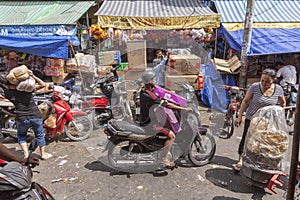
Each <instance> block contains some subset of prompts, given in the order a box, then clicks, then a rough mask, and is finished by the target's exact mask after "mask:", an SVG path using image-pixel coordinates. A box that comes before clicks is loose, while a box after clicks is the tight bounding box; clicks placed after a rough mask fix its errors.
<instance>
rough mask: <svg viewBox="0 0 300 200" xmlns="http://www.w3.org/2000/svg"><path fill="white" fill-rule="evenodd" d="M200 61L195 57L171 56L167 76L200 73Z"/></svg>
mask: <svg viewBox="0 0 300 200" xmlns="http://www.w3.org/2000/svg"><path fill="white" fill-rule="evenodd" d="M200 66H201V60H200V57H198V56H196V55H171V56H170V59H169V66H168V68H167V73H168V74H178V75H180V74H182V75H195V74H198V73H199V72H200Z"/></svg>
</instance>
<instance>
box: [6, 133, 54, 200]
mask: <svg viewBox="0 0 300 200" xmlns="http://www.w3.org/2000/svg"><path fill="white" fill-rule="evenodd" d="M37 146H38V142H37V139H34V140H32V142H31V143H30V146H29V157H30V155H31V154H32V152H33V151H35V149H36V148H37ZM29 157H28V159H27V161H26V163H25V165H22V164H21V163H18V162H9V163H6V162H3V163H2V164H1V165H2V166H3V167H2V169H1V170H0V177H1V178H0V199H7V200H10V199H11V200H21V199H33V200H54V197H53V196H52V195H51V194H50V192H49V191H48V190H47V189H46V188H44V187H43V186H42V185H40V184H39V183H37V182H32V175H33V173H32V165H31V164H30V163H29Z"/></svg>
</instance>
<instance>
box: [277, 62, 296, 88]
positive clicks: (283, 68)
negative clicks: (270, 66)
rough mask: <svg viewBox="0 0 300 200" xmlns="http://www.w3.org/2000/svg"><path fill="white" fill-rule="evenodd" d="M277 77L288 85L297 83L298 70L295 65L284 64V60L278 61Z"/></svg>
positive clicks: (281, 82) (281, 83)
mask: <svg viewBox="0 0 300 200" xmlns="http://www.w3.org/2000/svg"><path fill="white" fill-rule="evenodd" d="M276 69H277V74H276V76H277V78H278V79H280V82H279V83H280V85H281V86H282V87H284V86H286V85H287V83H290V84H296V82H297V71H296V67H295V66H293V65H284V64H283V63H282V62H277V63H276Z"/></svg>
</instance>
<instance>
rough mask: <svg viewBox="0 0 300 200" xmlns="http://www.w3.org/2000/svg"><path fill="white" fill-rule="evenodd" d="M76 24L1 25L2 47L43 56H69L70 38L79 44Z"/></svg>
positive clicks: (0, 39) (0, 38)
mask: <svg viewBox="0 0 300 200" xmlns="http://www.w3.org/2000/svg"><path fill="white" fill-rule="evenodd" d="M76 31H77V30H76V27H75V26H63V25H55V26H0V48H4V49H10V50H14V51H17V52H24V53H28V54H34V55H37V56H43V57H52V58H64V59H67V58H68V40H70V41H71V42H72V43H73V44H74V45H75V46H77V45H79V40H78V39H77V37H76Z"/></svg>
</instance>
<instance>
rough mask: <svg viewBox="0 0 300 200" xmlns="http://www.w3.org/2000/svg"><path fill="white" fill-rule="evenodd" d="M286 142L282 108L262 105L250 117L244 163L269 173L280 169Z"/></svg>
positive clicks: (285, 127) (286, 136)
mask: <svg viewBox="0 0 300 200" xmlns="http://www.w3.org/2000/svg"><path fill="white" fill-rule="evenodd" d="M288 144H289V141H288V131H287V125H286V121H285V115H284V109H283V108H282V107H280V106H266V107H263V108H261V109H259V110H258V111H257V112H256V113H255V115H254V116H253V118H252V119H251V123H250V126H249V129H248V133H247V136H246V140H245V146H244V153H243V161H244V164H245V166H249V167H250V168H252V169H256V170H260V171H264V172H269V173H274V170H275V171H282V169H281V161H282V158H283V157H284V156H285V154H286V152H287V149H288Z"/></svg>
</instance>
